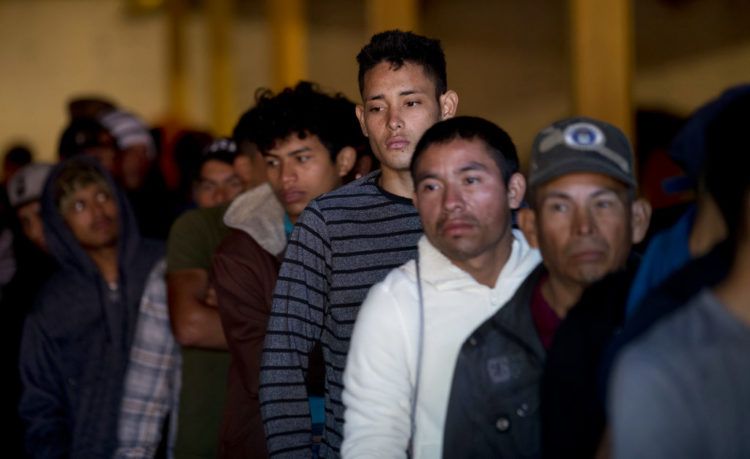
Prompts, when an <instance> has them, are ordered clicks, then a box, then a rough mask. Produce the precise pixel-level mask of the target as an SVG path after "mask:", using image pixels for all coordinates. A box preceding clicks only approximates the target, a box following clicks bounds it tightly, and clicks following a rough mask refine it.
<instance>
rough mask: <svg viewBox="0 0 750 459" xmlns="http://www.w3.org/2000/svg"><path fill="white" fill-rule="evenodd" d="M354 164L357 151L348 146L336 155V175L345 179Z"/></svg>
mask: <svg viewBox="0 0 750 459" xmlns="http://www.w3.org/2000/svg"><path fill="white" fill-rule="evenodd" d="M355 162H357V150H355V149H354V147H350V146H347V147H344V148H342V149H341V150H339V152H338V153H337V154H336V164H335V166H336V173H337V174H338V175H339V177H345V176H346V174H348V173H349V172H350V171H351V170H352V167H354V163H355Z"/></svg>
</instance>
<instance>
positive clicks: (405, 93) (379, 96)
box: [365, 89, 424, 102]
mask: <svg viewBox="0 0 750 459" xmlns="http://www.w3.org/2000/svg"><path fill="white" fill-rule="evenodd" d="M415 94H424V91H421V90H418V89H406V90H404V91H401V92H399V93H398V95H399V97H404V96H413V95H415ZM383 99H385V94H376V95H374V96H370V97H368V98H367V99H365V102H370V101H373V100H383Z"/></svg>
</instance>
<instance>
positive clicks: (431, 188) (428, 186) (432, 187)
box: [420, 183, 438, 191]
mask: <svg viewBox="0 0 750 459" xmlns="http://www.w3.org/2000/svg"><path fill="white" fill-rule="evenodd" d="M420 188H421V189H422V191H435V190H437V189H438V185H437V183H423V184H422V185H421V186H420Z"/></svg>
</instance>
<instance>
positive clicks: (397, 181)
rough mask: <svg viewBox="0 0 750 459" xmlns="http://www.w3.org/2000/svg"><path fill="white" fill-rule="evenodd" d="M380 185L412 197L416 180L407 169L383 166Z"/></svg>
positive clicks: (398, 194)
mask: <svg viewBox="0 0 750 459" xmlns="http://www.w3.org/2000/svg"><path fill="white" fill-rule="evenodd" d="M378 184H379V185H380V187H381V188H382V189H384V190H385V191H387V192H389V193H391V194H395V195H396V196H402V197H404V198H408V199H412V198H413V197H414V182H413V181H412V179H411V173H410V172H409V171H408V170H407V171H398V170H394V169H387V168H381V170H380V180H379V183H378Z"/></svg>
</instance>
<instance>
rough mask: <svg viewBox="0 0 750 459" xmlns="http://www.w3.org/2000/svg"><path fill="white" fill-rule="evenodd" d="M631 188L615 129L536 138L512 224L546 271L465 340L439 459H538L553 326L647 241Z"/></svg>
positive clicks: (642, 211)
mask: <svg viewBox="0 0 750 459" xmlns="http://www.w3.org/2000/svg"><path fill="white" fill-rule="evenodd" d="M635 188H636V181H635V176H634V172H633V154H632V149H631V147H630V143H629V142H628V140H627V138H626V137H625V135H624V134H623V133H622V132H621V131H620V130H619V129H617V128H616V127H614V126H612V125H610V124H608V123H604V122H602V121H598V120H594V119H590V118H571V119H566V120H562V121H559V122H557V123H554V124H553V125H551V126H549V127H548V128H546V129H544V130H543V131H542V132H540V133H539V135H537V137H536V139H535V141H534V147H533V150H532V158H531V165H530V173H529V191H528V195H527V200H528V203H529V205H530V208H529V209H524V210H522V211H520V213H519V216H518V217H519V224H520V226H521V228H522V230H523V231H524V234H525V236H526V238H527V239H528V241H529V244H530V245H532V246H534V247H538V248H539V249H540V251H541V254H542V260H543V264H542V265H540V266H539V267H538V268H537V269H536V270H534V271H533V272H532V273H531V274H530V275H529V276H528V277H527V279H526V280H525V281H524V283H523V284H522V285H521V287H519V289H518V290H517V291H516V293H515V295H514V296H513V298H512V299H511V300H510V301H509V302H508V303H507V304H506V305H505V306H504V307H502V308H501V309H500V310H499V311H498V312H497V313H496V314H495V315H494V316H493V317H491V318H490V319H488V320H487V321H486V322H485V323H483V324H482V325H481V326H480V327H479V328H477V329H476V330H475V331H474V332H473V333H472V334H471V335H470V336H469V338H468V339H467V340H466V341H465V342H464V345H463V346H462V348H461V351H460V353H459V356H458V359H457V361H456V367H455V372H454V376H453V386H452V388H451V395H450V401H449V405H448V415H447V421H446V425H445V438H444V447H443V456H444V457H451V458H455V457H539V456H540V455H541V452H542V447H541V434H540V430H541V415H540V405H541V410H542V411H543V410H544V409H545V407H544V405H543V402H542V400H541V399H542V397H540V385H541V382H542V376H543V373H544V371H545V360H546V358H547V352H548V351H550V350H552V351H553V352H554V348H555V346H557V342H556V341H558V339H557V338H558V337H557V336H556V334H557V332H558V327H562V328H564V327H565V321H563V319H565V318H566V315H568V313H569V312H571V310H573V311H575V309H576V308H577V306H576V308H574V305H576V303H577V302H578V301H579V300H580V299H581V296H582V294H583V292H584V290H585V289H586V288H587V287H589V286H590V285H591V284H593V283H594V282H596V281H598V280H600V279H602V278H603V277H604V276H606V275H607V274H608V273H611V272H614V271H617V270H619V269H621V268H623V267H624V266H625V265H626V263H627V260H628V257H629V254H630V248H631V246H632V244H633V243H637V242H639V241H640V240H641V239H642V238H643V236H644V234H645V232H646V229H647V228H648V221H649V216H650V207H649V205H648V204H647V203H646V202H645V201H642V200H636V199H635ZM624 297H625V295H623V298H624ZM623 302H624V300H623ZM561 323H562V324H563V325H561ZM553 338H554V339H555V342H554V343H553ZM602 345H603V344H602ZM563 355H565V356H570V353H569V352H564V353H563ZM573 357H576V356H573ZM592 379H595V374H594V375H592ZM589 397H591V398H593V397H595V394H590V395H589ZM551 453H552V454H553V455H554V454H555V452H554V451H552V452H551Z"/></svg>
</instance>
